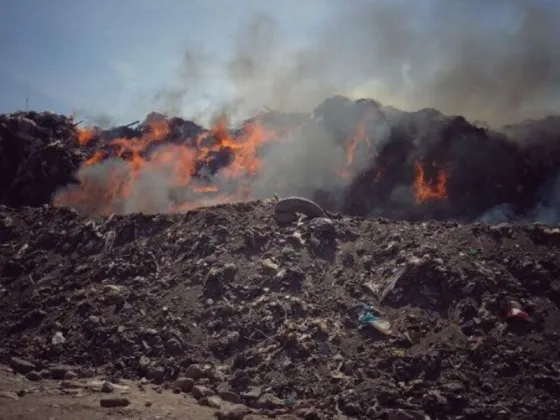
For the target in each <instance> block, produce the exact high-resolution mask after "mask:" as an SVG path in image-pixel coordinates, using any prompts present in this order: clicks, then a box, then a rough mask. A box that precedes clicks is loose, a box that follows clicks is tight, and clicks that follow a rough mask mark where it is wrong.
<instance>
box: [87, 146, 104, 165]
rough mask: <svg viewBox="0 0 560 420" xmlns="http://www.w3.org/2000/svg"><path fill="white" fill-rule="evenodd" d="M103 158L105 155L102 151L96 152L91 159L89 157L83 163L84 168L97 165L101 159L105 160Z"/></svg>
mask: <svg viewBox="0 0 560 420" xmlns="http://www.w3.org/2000/svg"><path fill="white" fill-rule="evenodd" d="M105 157H106V153H105V152H104V151H102V150H98V151H96V152H95V153H94V154H93V156H92V157H90V158H89V159H88V160H86V161H85V162H84V166H91V165H95V164H96V163H99V162H101V161H102V160H103V159H105Z"/></svg>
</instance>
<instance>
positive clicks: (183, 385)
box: [174, 378, 194, 392]
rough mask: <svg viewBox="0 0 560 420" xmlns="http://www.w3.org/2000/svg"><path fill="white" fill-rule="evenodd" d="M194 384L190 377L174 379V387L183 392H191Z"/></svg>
mask: <svg viewBox="0 0 560 420" xmlns="http://www.w3.org/2000/svg"><path fill="white" fill-rule="evenodd" d="M193 386H194V380H193V379H192V378H178V379H177V380H176V381H175V384H174V387H175V388H177V389H180V390H181V391H183V392H191V389H192V388H193Z"/></svg>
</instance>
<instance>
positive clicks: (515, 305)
mask: <svg viewBox="0 0 560 420" xmlns="http://www.w3.org/2000/svg"><path fill="white" fill-rule="evenodd" d="M504 310H505V312H506V318H508V319H510V318H519V319H525V320H529V319H530V318H531V317H530V316H529V314H528V313H527V312H525V310H524V309H523V306H521V304H520V303H519V302H517V301H515V300H510V301H508V302H507V303H506V304H505V305H504Z"/></svg>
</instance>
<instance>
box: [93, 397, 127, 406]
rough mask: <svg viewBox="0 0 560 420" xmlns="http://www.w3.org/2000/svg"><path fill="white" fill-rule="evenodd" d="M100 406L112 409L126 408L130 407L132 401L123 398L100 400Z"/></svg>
mask: <svg viewBox="0 0 560 420" xmlns="http://www.w3.org/2000/svg"><path fill="white" fill-rule="evenodd" d="M99 405H100V406H101V407H106V408H111V407H126V406H128V405H130V400H129V399H128V398H123V397H114V398H101V399H100V400H99Z"/></svg>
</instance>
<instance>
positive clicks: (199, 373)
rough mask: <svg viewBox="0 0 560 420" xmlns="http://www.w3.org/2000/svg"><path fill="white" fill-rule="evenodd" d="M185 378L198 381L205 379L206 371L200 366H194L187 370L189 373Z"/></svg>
mask: <svg viewBox="0 0 560 420" xmlns="http://www.w3.org/2000/svg"><path fill="white" fill-rule="evenodd" d="M185 376H186V377H187V378H191V379H194V380H195V381H196V380H197V379H201V378H204V370H203V369H202V367H201V366H200V365H197V364H193V365H190V366H189V367H188V368H187V372H186V373H185Z"/></svg>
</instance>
